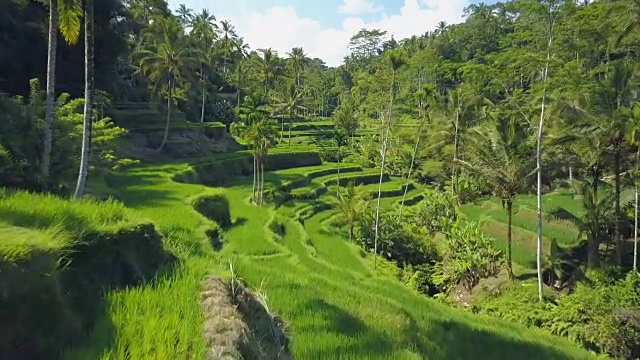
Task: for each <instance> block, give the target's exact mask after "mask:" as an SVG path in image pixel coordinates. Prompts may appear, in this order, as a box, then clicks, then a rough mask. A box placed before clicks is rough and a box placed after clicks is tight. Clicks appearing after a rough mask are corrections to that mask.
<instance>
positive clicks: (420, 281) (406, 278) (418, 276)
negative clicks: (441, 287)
mask: <svg viewBox="0 0 640 360" xmlns="http://www.w3.org/2000/svg"><path fill="white" fill-rule="evenodd" d="M432 273H433V268H432V265H430V264H420V265H415V266H413V265H411V264H408V265H407V266H405V267H404V268H403V269H402V272H401V274H400V276H401V278H400V281H401V282H402V283H403V284H404V285H405V286H406V287H408V288H410V289H413V290H415V291H417V292H419V293H421V294H425V295H434V294H435V292H436V287H435V286H434V284H433V279H432Z"/></svg>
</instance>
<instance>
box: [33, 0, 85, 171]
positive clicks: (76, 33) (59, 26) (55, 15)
mask: <svg viewBox="0 0 640 360" xmlns="http://www.w3.org/2000/svg"><path fill="white" fill-rule="evenodd" d="M81 16H82V7H81V6H80V2H79V0H58V1H57V2H56V1H55V0H50V1H49V40H48V50H47V99H46V106H45V117H44V146H43V151H42V178H43V180H44V181H45V182H46V181H47V180H48V179H49V170H50V167H51V149H52V145H53V123H54V106H55V97H56V56H57V55H56V54H57V48H58V30H60V32H61V33H62V36H63V38H64V40H65V41H66V42H67V43H69V44H71V45H75V44H76V43H77V42H78V38H79V37H80V17H81Z"/></svg>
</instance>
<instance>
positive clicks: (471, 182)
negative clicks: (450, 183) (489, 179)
mask: <svg viewBox="0 0 640 360" xmlns="http://www.w3.org/2000/svg"><path fill="white" fill-rule="evenodd" d="M488 188H489V187H488V186H486V184H484V183H483V182H482V180H480V179H478V178H477V177H474V176H471V175H468V174H466V173H462V174H460V175H459V176H458V201H459V202H460V204H467V203H470V202H472V201H474V200H477V199H479V198H480V197H482V196H485V195H488V192H487V190H486V189H488Z"/></svg>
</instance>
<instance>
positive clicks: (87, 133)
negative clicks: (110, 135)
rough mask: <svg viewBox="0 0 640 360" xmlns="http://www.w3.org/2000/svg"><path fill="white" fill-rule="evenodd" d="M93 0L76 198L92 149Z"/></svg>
mask: <svg viewBox="0 0 640 360" xmlns="http://www.w3.org/2000/svg"><path fill="white" fill-rule="evenodd" d="M93 1H94V0H85V7H84V19H85V20H84V41H85V51H84V76H85V79H84V122H83V123H84V124H83V129H82V154H81V158H80V171H79V174H78V182H77V184H76V191H75V193H74V195H73V197H74V198H75V199H80V198H82V195H83V194H84V189H85V187H86V183H87V174H88V172H89V157H90V150H91V128H92V125H93V119H92V108H91V105H92V104H91V102H92V101H93V81H94V77H93V65H94V62H93Z"/></svg>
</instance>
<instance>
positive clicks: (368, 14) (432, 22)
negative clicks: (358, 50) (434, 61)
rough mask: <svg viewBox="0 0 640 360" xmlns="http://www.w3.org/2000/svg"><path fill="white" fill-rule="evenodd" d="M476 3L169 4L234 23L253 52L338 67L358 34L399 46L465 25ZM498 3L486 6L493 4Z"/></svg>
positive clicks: (291, 0)
mask: <svg viewBox="0 0 640 360" xmlns="http://www.w3.org/2000/svg"><path fill="white" fill-rule="evenodd" d="M478 2H479V1H476V0H169V5H170V6H171V8H172V9H176V8H177V7H178V5H179V4H185V5H186V6H187V7H189V8H192V9H194V11H195V12H199V11H200V10H201V9H203V8H206V9H208V10H209V11H210V12H211V13H212V14H214V15H215V16H216V18H217V19H218V20H230V21H231V22H232V24H233V25H235V27H236V30H237V33H238V35H239V36H242V37H244V39H245V42H247V43H248V44H249V45H250V46H251V48H252V49H264V48H268V47H271V48H272V49H274V50H276V51H277V52H278V54H279V55H281V56H284V55H285V54H286V53H287V52H289V51H290V50H291V48H293V47H302V48H304V50H305V52H306V53H307V55H308V56H309V57H312V58H320V59H322V60H324V61H325V62H326V63H327V65H329V66H338V65H340V64H341V63H342V60H343V58H344V56H346V55H347V54H348V49H347V44H348V43H349V39H350V38H351V36H353V35H354V34H355V33H357V32H358V30H360V29H362V28H367V29H381V30H384V31H387V33H388V36H389V37H390V36H391V35H393V36H394V37H395V38H396V39H397V40H400V39H402V38H406V37H409V36H412V35H421V34H424V33H425V32H426V31H432V30H433V29H435V27H436V26H437V25H438V22H440V21H444V22H446V23H447V24H455V23H459V22H461V21H462V20H463V18H462V13H463V9H464V8H465V7H466V6H468V5H470V4H472V3H478ZM493 2H495V1H488V2H487V1H485V3H493Z"/></svg>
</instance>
